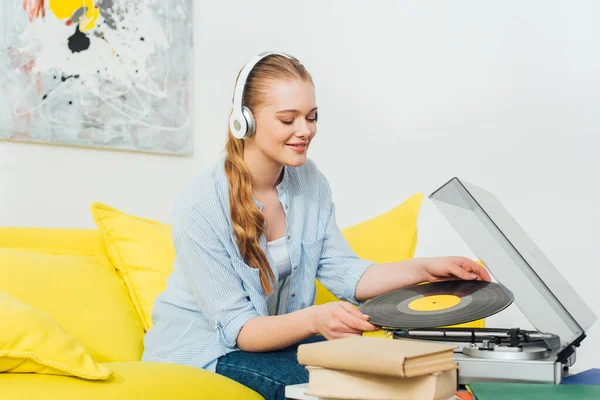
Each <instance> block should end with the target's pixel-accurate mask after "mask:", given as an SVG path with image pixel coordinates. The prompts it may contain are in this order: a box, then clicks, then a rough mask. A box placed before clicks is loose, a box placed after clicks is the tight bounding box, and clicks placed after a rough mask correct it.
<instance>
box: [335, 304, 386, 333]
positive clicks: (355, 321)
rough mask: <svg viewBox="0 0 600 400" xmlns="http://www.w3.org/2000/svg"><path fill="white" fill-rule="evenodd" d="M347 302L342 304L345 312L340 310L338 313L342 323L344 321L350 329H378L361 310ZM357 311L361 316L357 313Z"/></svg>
mask: <svg viewBox="0 0 600 400" xmlns="http://www.w3.org/2000/svg"><path fill="white" fill-rule="evenodd" d="M346 304H347V305H342V310H343V311H344V312H340V313H339V314H338V315H337V317H338V319H339V320H340V322H341V323H343V324H344V325H346V326H347V327H348V328H350V329H354V330H358V331H374V330H377V328H376V327H375V326H374V325H372V324H370V323H369V322H367V321H366V320H365V319H364V317H363V314H362V313H361V312H360V311H358V310H356V309H355V308H354V307H352V305H350V304H348V303H346ZM348 306H349V307H348ZM349 308H352V310H349ZM357 313H358V315H360V316H358V315H356V314H357Z"/></svg>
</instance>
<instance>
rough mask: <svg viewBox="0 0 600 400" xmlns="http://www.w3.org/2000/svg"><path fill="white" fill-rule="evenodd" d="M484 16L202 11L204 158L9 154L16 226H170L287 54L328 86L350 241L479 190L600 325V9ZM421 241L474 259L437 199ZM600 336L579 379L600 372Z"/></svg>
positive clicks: (35, 150) (324, 123) (321, 152)
mask: <svg viewBox="0 0 600 400" xmlns="http://www.w3.org/2000/svg"><path fill="white" fill-rule="evenodd" d="M482 3H483V2H478V1H468V2H467V1H464V2H461V3H460V4H458V3H456V2H452V4H451V3H450V2H446V3H439V2H436V3H435V5H434V4H423V3H421V2H411V3H403V2H397V1H385V2H384V1H379V2H364V1H323V0H320V1H318V0H312V1H304V2H302V3H298V4H293V5H292V4H291V3H290V4H288V5H284V4H282V3H281V2H278V1H261V2H242V1H239V2H231V1H219V2H198V3H196V4H197V5H196V10H195V29H196V30H195V46H196V49H195V51H196V65H195V71H196V77H195V79H196V81H195V91H196V93H195V108H194V110H195V111H194V117H195V127H196V133H195V149H196V150H195V151H196V152H195V156H194V157H193V158H177V157H169V156H157V155H146V154H135V153H124V152H111V151H104V150H91V149H79V148H67V147H59V146H44V145H33V144H19V143H10V142H0V193H1V194H2V195H1V197H0V225H3V226H6V225H18V226H48V227H93V221H92V219H91V217H90V213H89V204H90V203H91V202H92V201H101V202H105V203H107V204H109V205H112V206H114V207H117V208H120V209H123V210H124V211H127V212H131V213H135V214H138V215H142V216H145V217H148V218H153V219H157V220H161V221H164V222H168V221H169V215H170V211H171V205H172V202H173V200H174V198H175V196H176V195H177V193H178V192H179V191H180V190H181V189H182V188H183V186H184V185H185V184H186V182H187V181H188V180H189V179H190V178H191V177H192V176H193V175H194V174H196V173H197V172H198V171H199V170H201V169H203V168H206V167H209V166H210V165H212V163H213V162H214V161H215V160H216V158H217V157H218V155H219V151H220V150H221V149H222V147H223V145H224V138H225V128H226V123H227V114H228V111H229V110H228V108H229V106H230V101H231V96H232V90H233V85H234V80H235V76H236V74H237V72H238V70H239V68H240V67H241V66H242V64H243V63H244V62H245V61H246V60H247V59H248V58H249V57H251V56H252V55H254V54H255V53H258V52H261V51H264V50H269V49H278V50H283V51H287V52H289V53H291V54H294V55H296V56H297V57H298V58H300V59H301V60H302V61H303V62H304V63H305V64H306V65H307V66H308V67H309V69H310V71H311V72H312V74H313V77H314V80H315V83H316V88H317V103H318V105H319V108H320V111H319V117H320V119H319V136H318V139H317V140H316V141H315V142H314V146H313V147H312V149H311V154H310V156H311V157H312V158H313V159H314V160H316V161H317V162H318V164H319V165H320V167H321V169H322V170H323V171H324V172H325V173H326V174H327V176H328V177H329V180H330V183H331V185H332V187H333V190H334V194H335V197H336V202H337V207H338V222H339V223H340V225H341V226H348V225H351V224H353V223H356V222H359V221H361V220H363V219H366V218H369V217H371V216H374V215H376V214H379V213H381V212H384V211H386V210H387V209H389V208H391V207H393V206H395V205H397V204H399V203H401V202H402V201H403V200H404V199H405V198H407V197H408V196H410V195H411V194H413V193H415V192H423V193H425V194H429V193H430V192H431V191H432V190H434V189H435V188H437V187H438V186H439V185H441V184H442V183H444V182H445V181H446V180H447V179H449V178H451V177H453V176H458V177H461V178H463V179H465V180H467V181H469V182H472V183H475V184H477V185H480V186H483V187H485V188H486V189H487V190H489V191H491V192H493V193H494V194H495V195H496V196H497V197H498V198H500V200H501V201H502V202H503V203H504V205H505V206H506V207H507V209H508V210H509V211H510V212H511V213H512V214H513V216H514V217H515V219H516V220H517V221H519V223H520V224H521V225H522V226H523V228H524V229H525V230H526V231H527V232H528V233H529V235H530V236H531V237H532V238H533V239H534V240H535V241H536V242H537V243H538V245H539V246H540V248H541V249H542V250H543V251H544V252H546V254H547V256H548V257H549V258H550V259H551V260H552V261H553V262H554V263H555V265H556V266H557V268H558V269H559V270H560V271H561V272H562V273H563V274H564V276H565V277H566V278H567V279H568V281H569V282H570V284H571V285H572V286H573V287H574V288H575V289H576V290H577V291H578V292H579V293H580V295H581V296H582V297H583V298H584V300H586V301H587V302H588V303H589V304H590V306H591V307H592V308H593V309H594V310H595V312H596V313H597V314H600V296H598V294H597V293H598V277H599V274H598V272H597V268H598V261H599V260H600V245H599V239H600V238H599V235H598V233H597V228H596V227H597V226H598V225H599V224H600V210H599V208H598V206H597V197H598V194H599V191H598V187H597V173H598V171H599V170H600V158H599V157H598V146H600V139H599V138H598V130H599V127H600V112H599V110H600V100H599V99H600V97H599V96H598V93H600V78H599V76H600V53H599V52H598V46H599V42H600V25H598V24H597V23H596V19H597V16H598V15H599V13H600V5H598V3H596V2H593V1H578V2H561V3H558V4H552V3H551V2H546V1H530V2H522V1H508V2H502V3H498V4H497V5H490V4H489V3H488V2H486V4H482ZM419 229H420V244H419V248H418V253H417V256H435V255H450V254H452V255H454V254H459V255H467V256H470V257H471V256H473V255H472V254H471V253H470V251H469V249H468V248H467V247H466V246H465V245H464V244H463V242H462V241H461V239H460V238H459V237H458V236H457V235H456V234H455V233H454V232H453V230H452V229H451V228H450V227H449V225H448V223H447V222H446V221H445V220H444V219H443V217H442V216H441V214H440V213H439V212H438V211H437V210H436V209H435V207H434V206H433V205H432V204H431V203H430V202H429V200H427V199H426V200H425V203H424V205H423V209H422V213H421V215H420V219H419ZM511 308H514V307H511ZM520 318H521V316H519V315H518V312H517V311H515V310H507V311H506V312H504V313H502V314H500V315H498V316H495V317H493V318H491V319H490V322H493V323H495V324H496V325H495V326H509V327H512V326H516V325H517V323H519V324H520V320H521V319H520ZM599 324H600V323H597V324H596V325H595V326H594V327H593V328H592V329H591V330H590V331H589V338H588V339H586V340H585V341H584V343H583V347H582V349H581V351H580V352H579V354H578V358H579V360H578V362H577V365H576V366H577V369H584V368H589V367H592V366H593V365H594V364H595V365H596V366H598V364H597V363H598V361H597V358H596V357H595V355H597V354H598V353H599V352H600V328H599V327H598V325H599Z"/></svg>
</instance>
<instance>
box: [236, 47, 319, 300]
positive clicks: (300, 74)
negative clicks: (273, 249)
mask: <svg viewBox="0 0 600 400" xmlns="http://www.w3.org/2000/svg"><path fill="white" fill-rule="evenodd" d="M240 72H241V70H240ZM238 78H239V74H238ZM297 79H300V80H304V81H310V82H311V83H312V78H311V76H310V74H309V73H308V71H306V69H305V68H304V66H303V65H302V64H300V63H299V62H298V60H296V59H289V58H287V57H283V56H280V55H269V56H267V57H265V58H263V59H262V60H261V61H259V62H258V63H257V64H256V65H255V66H254V68H253V69H252V72H251V73H250V74H249V75H248V79H247V80H246V85H245V90H244V93H243V97H242V104H243V105H244V106H246V107H248V108H249V109H250V111H252V113H253V114H254V115H255V116H256V113H257V112H258V110H259V109H260V108H261V107H262V106H263V104H265V101H266V97H267V95H268V92H269V88H270V85H271V84H273V83H274V81H278V80H297ZM225 151H226V153H227V157H226V159H225V174H226V175H227V181H228V182H229V207H230V213H231V222H232V225H233V233H234V236H235V239H236V242H237V245H238V248H239V250H240V253H241V255H242V257H243V259H244V262H246V264H248V265H249V266H250V267H252V268H258V269H259V270H260V283H261V285H262V288H263V291H264V292H265V294H266V295H270V294H271V293H272V291H273V288H272V286H271V281H273V280H274V279H275V277H274V275H273V271H272V270H271V267H270V266H269V262H268V261H267V257H266V255H265V253H264V251H262V249H261V247H260V238H261V236H262V235H263V234H264V233H265V230H266V224H265V218H264V216H263V214H262V212H261V211H260V210H259V208H258V207H257V206H256V204H255V203H254V199H253V197H252V175H251V174H250V170H249V169H248V167H247V166H246V163H245V162H244V139H237V138H235V137H234V136H233V135H232V133H231V131H229V137H228V140H227V144H226V145H225Z"/></svg>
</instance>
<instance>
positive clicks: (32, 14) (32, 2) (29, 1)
mask: <svg viewBox="0 0 600 400" xmlns="http://www.w3.org/2000/svg"><path fill="white" fill-rule="evenodd" d="M23 9H24V10H25V11H26V12H27V15H28V17H29V22H32V21H33V19H34V18H39V16H40V14H41V15H42V18H44V17H45V16H46V10H45V8H44V0H23Z"/></svg>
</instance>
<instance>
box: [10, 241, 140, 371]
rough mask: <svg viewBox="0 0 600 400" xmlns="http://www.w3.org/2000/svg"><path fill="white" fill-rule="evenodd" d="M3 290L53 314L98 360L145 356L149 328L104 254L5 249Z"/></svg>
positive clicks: (126, 359) (121, 359) (129, 359)
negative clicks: (145, 332) (146, 335)
mask: <svg viewBox="0 0 600 400" xmlns="http://www.w3.org/2000/svg"><path fill="white" fill-rule="evenodd" d="M0 290H2V291H4V292H5V293H7V294H9V295H11V296H13V297H16V298H18V299H20V300H21V301H23V302H25V303H27V304H28V305H30V306H31V307H34V308H36V309H38V310H40V311H42V312H44V313H46V314H48V315H49V316H51V317H52V318H54V319H55V320H56V321H57V322H58V323H59V324H60V325H61V326H62V327H63V328H64V329H65V330H66V331H67V332H69V333H70V334H71V335H73V337H75V338H76V339H77V341H79V342H80V343H81V344H82V345H83V346H85V348H86V350H87V351H88V352H89V353H90V355H91V356H92V357H93V358H94V359H95V360H97V361H98V362H107V361H138V360H140V358H141V356H142V351H143V338H144V328H143V327H142V324H141V322H140V320H139V318H138V315H137V313H136V311H135V308H134V306H133V304H132V301H131V299H130V298H129V294H128V293H127V288H126V287H125V284H124V283H123V280H122V279H121V278H120V277H119V275H118V274H117V272H116V271H115V268H114V267H113V266H112V265H111V263H110V261H109V260H108V258H107V257H106V255H105V254H96V255H89V256H86V255H74V254H44V253H37V252H30V251H24V250H20V249H2V248H0Z"/></svg>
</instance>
